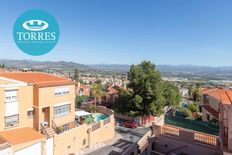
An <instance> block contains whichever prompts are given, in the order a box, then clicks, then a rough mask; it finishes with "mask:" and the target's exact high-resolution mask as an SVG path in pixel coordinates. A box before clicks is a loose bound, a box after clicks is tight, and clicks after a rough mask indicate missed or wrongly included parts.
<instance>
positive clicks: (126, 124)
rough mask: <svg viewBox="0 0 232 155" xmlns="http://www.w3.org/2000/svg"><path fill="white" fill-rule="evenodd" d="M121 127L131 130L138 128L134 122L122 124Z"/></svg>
mask: <svg viewBox="0 0 232 155" xmlns="http://www.w3.org/2000/svg"><path fill="white" fill-rule="evenodd" d="M121 126H123V127H126V128H132V129H134V128H137V127H138V125H137V124H136V123H135V122H133V121H126V122H122V123H121Z"/></svg>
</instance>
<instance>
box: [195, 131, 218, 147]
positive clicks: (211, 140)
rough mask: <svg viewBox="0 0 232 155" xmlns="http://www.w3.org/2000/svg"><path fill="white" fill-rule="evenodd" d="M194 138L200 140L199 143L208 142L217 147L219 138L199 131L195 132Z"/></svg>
mask: <svg viewBox="0 0 232 155" xmlns="http://www.w3.org/2000/svg"><path fill="white" fill-rule="evenodd" d="M194 140H195V141H196V142H199V143H203V144H208V145H212V146H215V147H216V146H217V138H216V137H212V136H208V135H203V134H199V133H194Z"/></svg>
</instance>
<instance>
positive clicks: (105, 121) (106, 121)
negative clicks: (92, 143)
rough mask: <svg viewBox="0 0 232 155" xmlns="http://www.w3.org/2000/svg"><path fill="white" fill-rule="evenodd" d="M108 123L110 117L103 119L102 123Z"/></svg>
mask: <svg viewBox="0 0 232 155" xmlns="http://www.w3.org/2000/svg"><path fill="white" fill-rule="evenodd" d="M109 123H110V117H108V118H106V119H104V120H103V124H104V125H106V124H109Z"/></svg>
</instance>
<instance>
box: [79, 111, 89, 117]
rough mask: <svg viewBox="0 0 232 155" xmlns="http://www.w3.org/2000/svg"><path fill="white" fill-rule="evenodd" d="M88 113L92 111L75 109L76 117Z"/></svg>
mask: <svg viewBox="0 0 232 155" xmlns="http://www.w3.org/2000/svg"><path fill="white" fill-rule="evenodd" d="M87 115H91V113H89V112H86V111H84V110H80V111H75V116H76V117H81V116H87Z"/></svg>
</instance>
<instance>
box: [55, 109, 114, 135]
mask: <svg viewBox="0 0 232 155" xmlns="http://www.w3.org/2000/svg"><path fill="white" fill-rule="evenodd" d="M111 117H113V111H111V110H110V109H107V108H105V107H103V106H98V107H97V109H96V113H89V112H86V111H84V110H77V111H76V112H75V121H73V122H69V123H66V124H65V125H63V126H57V125H56V124H55V122H53V123H52V128H53V129H54V130H55V132H56V134H61V133H63V132H66V131H69V130H71V129H73V128H76V127H78V126H81V125H84V124H86V125H88V126H90V128H91V130H92V131H95V130H97V129H99V128H100V127H102V126H105V125H107V124H109V123H110V122H111Z"/></svg>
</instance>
